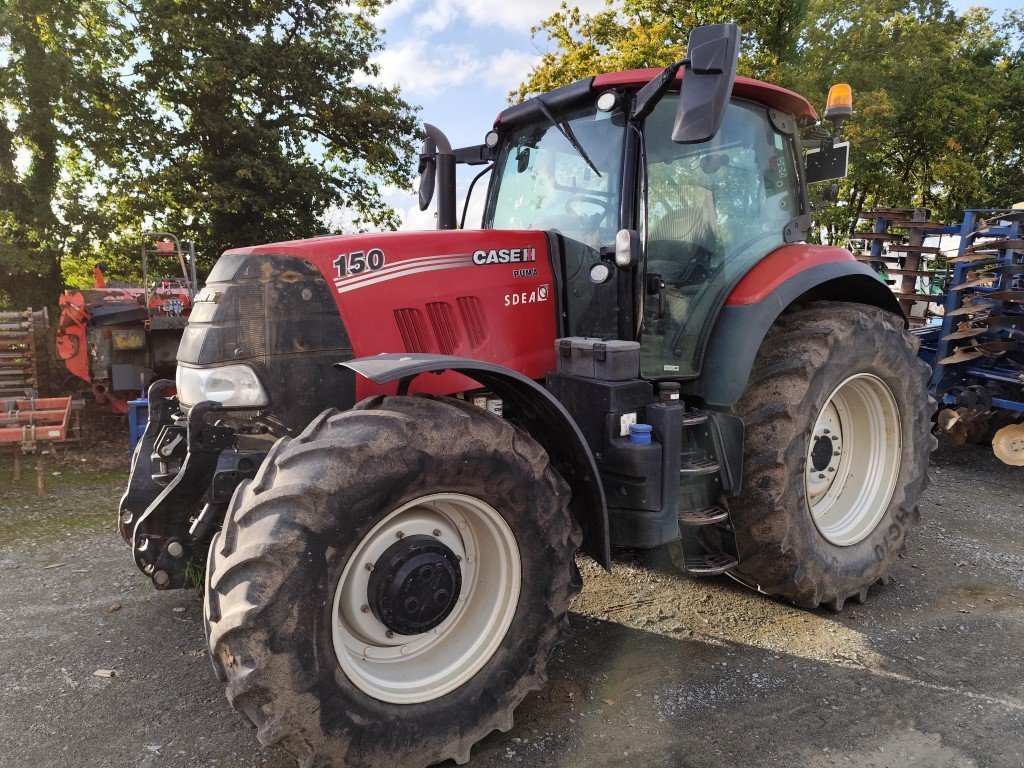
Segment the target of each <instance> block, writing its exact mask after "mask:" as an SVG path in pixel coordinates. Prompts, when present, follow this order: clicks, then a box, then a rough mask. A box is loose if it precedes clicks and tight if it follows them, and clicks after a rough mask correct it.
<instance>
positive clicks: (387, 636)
mask: <svg viewBox="0 0 1024 768" xmlns="http://www.w3.org/2000/svg"><path fill="white" fill-rule="evenodd" d="M394 636H395V633H394V632H392V631H391V630H390V629H389V630H388V631H387V632H385V633H384V637H386V638H387V639H388V640H390V639H391V638H392V637H394Z"/></svg>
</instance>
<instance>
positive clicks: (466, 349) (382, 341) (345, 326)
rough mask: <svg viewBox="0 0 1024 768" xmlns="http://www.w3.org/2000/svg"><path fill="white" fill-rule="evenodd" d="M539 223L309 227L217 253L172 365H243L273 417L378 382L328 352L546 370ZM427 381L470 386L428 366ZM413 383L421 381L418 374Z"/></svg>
mask: <svg viewBox="0 0 1024 768" xmlns="http://www.w3.org/2000/svg"><path fill="white" fill-rule="evenodd" d="M549 240H550V237H549V235H548V234H547V233H545V232H539V231H502V230H472V231H465V230H449V231H427V232H388V233H374V234H361V235H345V236H332V237H319V238H312V239H308V240H295V241H289V242H282V243H272V244H269V245H260V246H255V247H250V248H239V249H234V250H230V251H227V252H225V253H224V255H223V256H221V258H220V259H219V260H218V262H217V264H216V266H215V267H214V268H213V271H212V272H211V273H210V276H209V278H208V280H207V283H206V287H205V288H204V290H203V291H202V292H201V293H200V294H199V295H198V296H197V297H196V300H195V307H194V309H193V311H192V315H191V317H190V320H189V325H188V328H187V329H186V331H185V335H184V337H183V338H182V342H181V346H180V348H179V351H178V361H179V363H180V364H181V365H185V366H190V367H210V366H220V365H230V364H236V363H244V364H247V365H250V366H251V367H252V368H253V369H254V370H255V371H256V372H257V375H258V376H259V377H260V379H261V381H262V382H263V384H264V388H265V389H266V390H267V391H268V395H269V399H270V402H271V405H270V409H271V410H273V411H275V412H276V413H277V414H278V416H279V417H280V418H281V419H282V421H283V422H285V423H287V424H288V425H289V426H290V427H291V426H292V425H297V424H304V423H308V421H309V419H311V418H312V416H313V415H315V414H316V413H318V412H319V411H320V410H322V409H323V408H325V407H329V406H331V405H334V406H338V407H348V406H350V405H351V404H352V403H353V402H355V400H357V399H361V398H362V397H364V396H367V395H370V394H373V393H375V392H378V391H386V390H385V389H382V388H381V387H379V386H377V385H373V384H372V383H370V382H369V381H367V380H364V379H360V380H359V381H355V380H354V374H352V373H351V372H350V371H344V370H340V369H337V368H335V367H334V363H337V362H342V361H344V360H348V359H351V358H353V357H365V356H369V355H376V354H380V353H389V352H390V353H402V352H416V353H435V354H444V355H459V356H463V357H471V358H474V359H478V360H484V361H487V362H494V363H500V364H502V365H505V366H506V367H509V368H512V369H514V370H517V371H519V372H520V373H523V374H524V375H527V376H529V377H530V378H534V379H539V378H543V377H544V375H545V374H546V373H547V371H549V370H552V369H553V368H554V339H555V337H556V327H557V323H556V318H557V309H556V307H557V305H558V304H559V302H558V301H557V300H556V292H557V284H556V280H555V272H554V270H553V269H552V260H551V255H550V246H549ZM425 378H426V379H429V381H426V382H424V383H423V384H421V386H420V388H422V389H424V390H426V391H431V392H434V393H437V394H444V393H447V392H455V391H460V390H465V389H467V388H470V387H471V386H472V382H468V381H467V380H465V379H464V378H463V377H460V376H458V375H457V374H445V375H444V376H431V377H425ZM413 389H414V390H415V389H417V387H415V386H414V388H413Z"/></svg>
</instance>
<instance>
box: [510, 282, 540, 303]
mask: <svg viewBox="0 0 1024 768" xmlns="http://www.w3.org/2000/svg"><path fill="white" fill-rule="evenodd" d="M547 300H548V286H547V284H544V285H538V286H537V287H536V288H534V289H533V290H532V291H519V292H518V293H506V294H505V306H506V307H518V306H522V305H523V304H536V303H537V302H538V301H547Z"/></svg>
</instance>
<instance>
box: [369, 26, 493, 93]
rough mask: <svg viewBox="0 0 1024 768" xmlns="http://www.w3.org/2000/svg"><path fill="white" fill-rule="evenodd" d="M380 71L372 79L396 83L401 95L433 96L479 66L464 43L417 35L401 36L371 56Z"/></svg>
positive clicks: (476, 59) (468, 77) (472, 52)
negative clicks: (434, 41)
mask: <svg viewBox="0 0 1024 768" xmlns="http://www.w3.org/2000/svg"><path fill="white" fill-rule="evenodd" d="M373 62H374V63H375V64H376V65H377V66H378V67H379V69H380V74H379V75H378V76H377V77H376V78H374V80H375V81H377V82H379V83H381V84H382V85H387V86H394V85H397V86H400V87H401V89H402V93H403V94H404V95H405V96H408V97H412V98H422V97H430V96H435V95H437V94H438V93H440V92H441V91H445V90H447V89H449V88H452V87H454V86H459V85H462V84H463V83H465V82H466V81H467V80H469V79H470V78H471V77H473V76H474V75H476V74H477V73H478V72H479V71H480V68H481V66H482V65H481V61H480V58H479V57H478V56H477V54H476V52H475V51H474V50H473V49H472V48H470V47H469V46H465V45H455V44H442V45H437V44H430V45H428V44H427V41H426V40H424V39H422V38H419V39H413V38H409V39H406V40H402V41H401V42H399V43H397V44H396V45H394V46H392V47H390V48H388V49H386V50H384V51H382V52H381V53H380V54H378V55H377V56H375V57H374V58H373Z"/></svg>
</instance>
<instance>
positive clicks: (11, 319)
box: [0, 308, 54, 398]
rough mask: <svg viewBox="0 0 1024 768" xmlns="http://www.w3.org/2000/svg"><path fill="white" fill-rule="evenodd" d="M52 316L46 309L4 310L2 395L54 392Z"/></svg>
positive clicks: (0, 370)
mask: <svg viewBox="0 0 1024 768" xmlns="http://www.w3.org/2000/svg"><path fill="white" fill-rule="evenodd" d="M49 331H50V318H49V313H48V312H47V311H46V310H45V309H41V310H37V311H32V309H31V308H30V309H26V310H23V311H16V312H0V397H8V398H9V397H26V396H39V395H48V394H51V393H52V392H53V391H54V390H53V380H52V373H51V370H50V333H49Z"/></svg>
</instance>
